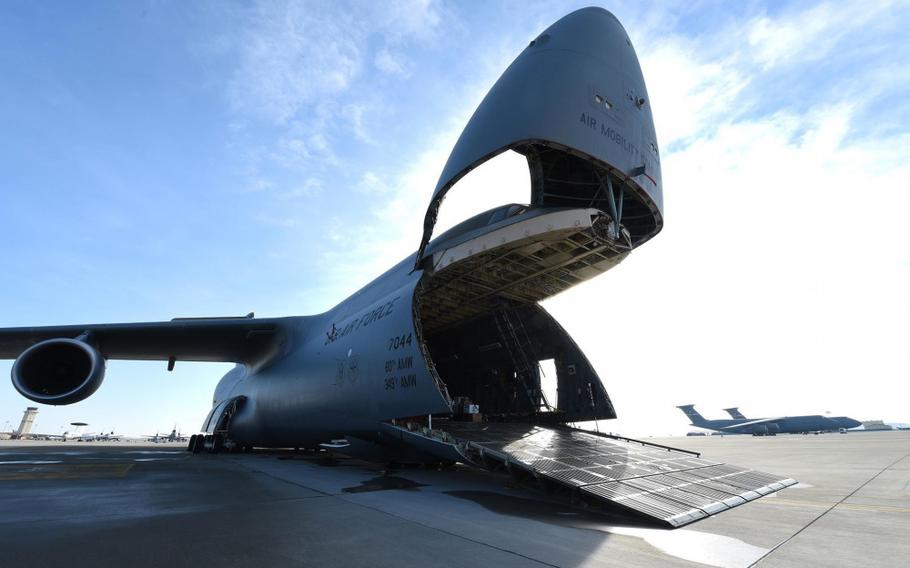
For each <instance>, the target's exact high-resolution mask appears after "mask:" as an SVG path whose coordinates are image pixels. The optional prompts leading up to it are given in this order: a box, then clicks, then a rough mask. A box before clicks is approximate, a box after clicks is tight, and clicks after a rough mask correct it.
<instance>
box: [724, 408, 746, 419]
mask: <svg viewBox="0 0 910 568" xmlns="http://www.w3.org/2000/svg"><path fill="white" fill-rule="evenodd" d="M724 412H726V413H727V414H729V415H730V418H734V419H736V420H746V417H745V416H743V413H742V412H740V411H739V408H737V407H735V406H734V407H733V408H725V409H724Z"/></svg>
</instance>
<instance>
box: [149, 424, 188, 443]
mask: <svg viewBox="0 0 910 568" xmlns="http://www.w3.org/2000/svg"><path fill="white" fill-rule="evenodd" d="M145 438H147V439H148V441H149V442H154V443H156V444H157V443H160V442H186V441H187V440H188V439H189V438H188V437H187V436H184V435H182V434H181V433H180V432H178V431H177V427H176V426H175V427H174V429H173V430H171V433H170V434H167V435H161V434H158V433H157V432H156V433H155V435H154V436H145Z"/></svg>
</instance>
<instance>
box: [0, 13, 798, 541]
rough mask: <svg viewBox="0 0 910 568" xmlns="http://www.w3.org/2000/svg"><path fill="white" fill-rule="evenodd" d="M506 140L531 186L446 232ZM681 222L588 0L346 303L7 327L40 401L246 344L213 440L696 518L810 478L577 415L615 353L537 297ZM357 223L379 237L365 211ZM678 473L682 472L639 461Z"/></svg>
mask: <svg viewBox="0 0 910 568" xmlns="http://www.w3.org/2000/svg"><path fill="white" fill-rule="evenodd" d="M509 150H511V151H514V152H517V153H519V154H521V155H523V156H524V157H525V158H526V160H527V163H528V167H529V174H530V182H531V184H530V185H531V195H530V199H529V204H505V205H502V206H500V207H497V208H495V209H491V210H490V211H487V212H485V213H481V214H478V215H475V216H474V217H471V218H469V219H467V220H465V221H463V222H461V223H460V224H458V225H457V226H455V227H454V228H452V229H449V230H448V231H445V232H444V233H442V234H441V235H438V236H436V237H435V238H432V237H433V236H434V235H433V230H434V226H435V224H436V218H437V214H438V212H439V208H440V206H441V204H442V201H443V198H444V197H445V196H446V194H447V193H448V192H450V191H452V188H453V187H454V186H455V184H456V183H457V182H458V181H459V180H460V179H461V178H463V177H464V176H465V175H467V174H468V173H469V172H470V171H472V170H473V169H475V168H477V167H478V166H480V165H481V164H482V163H484V162H486V161H487V160H489V159H491V158H493V157H494V156H496V155H498V154H501V153H503V152H506V151H509ZM496 189H497V188H496V187H490V188H489V189H488V191H495V190H496ZM417 206H418V204H411V205H410V207H412V208H414V209H415V212H416V213H417V214H418V215H419V211H417V210H416V208H417ZM334 213H335V214H342V213H340V212H337V211H336V212H334ZM663 220H664V218H663V186H662V180H661V172H660V154H659V150H658V146H657V137H656V134H655V131H654V120H653V116H652V111H651V100H650V99H649V97H648V92H647V89H646V87H645V81H644V77H643V76H642V71H641V67H640V66H639V63H638V57H637V55H636V54H635V50H634V48H633V47H632V42H631V40H630V38H629V36H628V34H627V33H626V31H625V30H624V29H623V27H622V25H621V24H620V23H619V21H618V20H617V19H616V17H615V16H614V15H613V14H611V13H609V12H608V11H606V10H604V9H602V8H585V9H582V10H578V11H576V12H573V13H571V14H569V15H567V16H565V17H564V18H562V19H560V20H559V21H558V22H556V23H555V24H553V25H552V26H550V27H549V28H547V29H546V30H544V31H543V32H542V33H540V34H539V35H538V36H537V37H535V38H533V39H532V40H531V41H530V43H529V44H528V45H527V47H525V49H524V50H522V52H521V54H519V56H518V57H517V58H516V59H515V61H514V62H513V63H512V64H511V65H510V66H509V67H508V69H506V70H505V72H504V73H503V74H502V76H501V77H500V79H499V80H498V81H497V82H496V83H495V84H494V85H493V87H492V88H491V90H490V92H489V93H488V94H487V95H486V97H485V98H484V99H483V101H482V102H481V103H480V106H479V107H478V108H477V110H476V112H475V113H474V115H473V116H472V117H471V119H470V120H469V122H468V124H467V125H466V126H465V129H464V131H463V132H462V134H461V136H460V137H459V139H458V141H457V142H456V144H455V147H454V148H453V149H452V152H451V154H450V156H449V159H448V161H447V163H446V165H445V167H444V168H443V170H442V173H441V175H440V177H439V181H438V183H437V185H436V188H435V190H434V191H433V194H432V197H431V199H430V202H429V206H428V207H427V209H426V212H425V213H424V215H423V234H422V236H421V238H420V241H419V243H418V246H417V251H416V253H415V254H414V255H411V256H408V257H406V258H405V259H403V260H402V261H401V262H399V263H398V264H397V265H395V266H393V267H392V268H390V269H389V270H388V271H387V272H385V273H384V274H382V275H381V276H379V277H378V278H376V279H375V280H374V281H373V282H371V283H369V284H367V285H366V286H365V287H363V288H361V289H360V290H359V291H357V292H355V293H354V294H353V295H352V296H350V297H349V298H347V299H346V300H343V301H342V302H341V303H340V304H338V305H337V306H335V307H334V308H331V309H330V310H328V311H326V312H324V313H321V314H317V315H312V316H304V317H283V318H259V319H257V318H255V317H254V316H253V314H252V313H250V314H249V315H248V316H246V317H228V318H178V319H174V320H171V321H166V322H151V323H125V324H90V325H67V326H54V327H33V328H10V329H0V357H3V358H15V359H16V362H15V363H14V365H13V369H12V380H13V385H14V386H15V388H16V390H18V391H19V393H21V394H22V395H23V396H25V397H26V398H28V399H30V400H33V401H35V402H39V403H42V404H71V403H75V402H79V401H81V400H83V399H85V398H86V397H88V396H90V395H91V394H92V393H94V392H95V391H96V390H97V389H98V387H99V386H100V385H101V382H102V380H103V378H104V371H105V362H106V360H108V359H134V360H157V361H167V366H168V370H172V369H173V368H174V365H175V364H176V362H177V361H213V362H233V363H236V366H235V367H234V368H233V369H232V370H231V371H229V372H228V373H227V374H226V375H225V376H224V377H223V378H222V379H221V381H220V382H219V383H218V385H217V387H216V388H215V393H214V396H213V406H212V408H211V410H210V412H209V414H208V416H207V417H206V419H205V421H204V423H203V427H202V431H203V434H199V435H195V436H192V437H191V438H190V443H189V446H190V448H189V449H192V450H193V451H195V452H198V451H202V450H206V451H211V452H218V451H224V450H237V449H249V448H251V447H254V446H255V447H270V448H286V447H306V448H317V447H319V446H320V445H321V444H329V445H330V446H331V447H332V448H339V447H342V448H343V449H344V451H345V452H346V453H350V454H353V455H363V456H367V457H370V458H371V459H376V460H386V461H402V460H408V461H424V462H435V463H439V462H440V461H442V462H455V461H461V462H464V463H468V464H474V465H478V466H480V467H496V466H495V465H494V464H495V463H500V464H502V465H501V466H499V467H502V468H503V469H508V470H509V471H518V470H519V469H523V470H524V471H526V472H528V473H529V476H530V477H531V478H533V479H536V480H538V482H539V483H544V482H545V480H546V482H548V483H552V484H554V485H555V486H559V487H562V488H564V489H566V490H568V491H574V492H575V493H574V494H578V495H580V494H582V493H583V494H584V495H585V498H586V499H591V500H597V501H600V502H611V503H614V504H618V505H621V506H624V507H627V508H630V509H632V510H635V511H638V512H639V513H641V514H643V515H647V516H650V517H652V518H659V519H661V520H662V521H664V522H666V523H668V524H670V525H671V526H680V525H683V524H686V523H689V522H692V521H695V520H698V519H700V518H704V517H705V516H708V515H711V514H714V513H717V512H720V511H723V510H726V509H728V508H730V507H732V506H736V505H739V504H741V503H745V502H746V501H749V500H751V499H755V498H758V497H759V496H760V495H765V494H767V493H770V492H772V491H777V490H779V489H782V488H784V487H786V486H788V485H792V484H794V483H796V482H795V481H794V480H792V479H788V478H781V477H778V476H773V475H770V474H760V473H758V472H754V471H748V472H747V471H746V470H745V469H742V468H736V467H734V466H722V467H721V466H719V465H718V464H716V463H715V462H709V461H705V460H700V459H698V457H697V456H693V455H692V454H691V453H686V452H685V451H682V450H670V449H668V448H666V447H663V446H661V447H659V448H654V447H653V446H654V445H653V444H651V445H649V444H648V443H647V442H645V443H633V442H630V441H629V440H626V439H624V438H619V437H615V436H609V435H605V434H604V435H597V434H593V433H585V432H583V431H580V430H577V429H574V428H572V427H571V426H570V425H571V424H573V423H575V422H583V421H592V420H603V419H610V418H615V417H616V412H615V410H614V408H613V403H612V401H611V400H610V397H609V396H608V395H607V391H606V389H605V388H604V386H603V383H602V381H601V379H600V376H599V375H598V374H597V371H596V370H595V369H594V367H593V366H592V365H591V363H590V362H589V361H588V359H587V357H586V356H585V355H584V353H583V352H582V351H581V349H579V347H578V345H577V343H576V342H575V341H574V340H573V339H572V338H571V337H570V336H569V335H568V333H566V331H565V330H564V329H563V328H562V326H560V325H559V323H557V322H556V320H555V319H553V317H552V316H551V315H550V314H549V313H547V312H546V310H544V308H543V307H541V306H540V304H539V302H540V301H542V300H544V299H546V298H549V297H552V296H554V295H556V294H559V293H560V292H562V291H564V290H567V289H569V288H572V287H574V286H575V285H577V284H579V283H581V282H584V281H586V280H589V279H591V278H594V277H596V276H598V275H600V274H602V273H604V272H606V271H607V270H610V269H612V268H613V267H615V266H616V265H618V264H619V263H620V262H621V261H622V260H623V259H625V258H626V257H627V256H628V255H629V254H630V253H631V252H632V251H633V250H634V249H636V248H637V247H639V246H641V245H642V244H644V243H645V242H647V241H648V240H650V239H651V238H653V237H654V236H655V235H657V234H658V233H659V232H660V230H661V228H662V227H663ZM314 238H316V237H315V236H314ZM350 238H351V239H352V240H354V239H357V238H360V236H359V235H357V233H356V228H352V231H351V234H350ZM431 238H432V240H431ZM325 268H326V270H327V271H331V270H332V267H328V266H327V267H325ZM616 301H625V300H623V299H619V298H612V297H609V296H607V297H604V298H602V300H601V301H599V302H598V303H596V304H591V305H587V306H585V307H584V309H585V310H587V311H589V312H590V313H591V315H592V316H593V317H604V318H606V319H605V320H604V321H609V317H608V316H609V312H608V310H609V305H610V303H611V302H616ZM645 301H646V300H645ZM549 360H553V361H554V366H555V368H556V382H557V387H558V390H557V392H558V395H557V400H555V401H553V400H547V399H546V397H545V396H544V391H543V389H542V388H541V374H540V367H539V365H538V364H539V363H540V362H541V361H549ZM337 440H342V441H341V442H336V441H337ZM510 440H511V442H510ZM519 447H520V448H521V450H520V451H519V450H518V448H519ZM495 448H498V449H495ZM609 448H613V450H614V451H612V452H608V451H607V449H609ZM649 448H650V449H649ZM535 452H536V453H535ZM561 452H565V453H561ZM573 456H585V459H582V458H579V457H573ZM623 456H629V458H628V459H629V460H631V461H630V462H628V463H626V462H624V461H622V460H623ZM555 459H561V460H565V461H562V462H559V461H554V460H555ZM595 459H596V460H598V461H594V460H595ZM497 460H498V461H497ZM522 460H524V461H522ZM627 466H630V467H627ZM614 467H615V469H614ZM540 468H544V469H540ZM712 468H713V469H712ZM670 472H679V474H680V475H679V476H678V477H674V476H670V475H660V476H656V475H655V476H654V477H651V478H649V481H648V483H647V484H634V483H633V481H632V480H634V479H637V477H640V476H644V475H650V474H658V473H659V474H667V473H670ZM689 472H692V473H689ZM721 478H723V480H721ZM627 479H628V480H630V481H629V483H630V484H629V485H618V484H620V483H625V480H627ZM660 483H663V484H664V485H663V486H660ZM658 486H660V487H663V490H670V489H674V491H672V492H669V493H666V494H664V493H662V491H663V490H662V489H659V488H656V487H658ZM679 487H686V490H679V491H676V490H675V489H676V488H679ZM701 489H704V493H705V494H707V495H710V497H705V496H704V494H703V493H701V492H700V491H701ZM669 494H672V497H668V496H667V495H669ZM721 495H723V496H724V497H723V498H722V499H721V498H720V496H721ZM715 500H716V502H715Z"/></svg>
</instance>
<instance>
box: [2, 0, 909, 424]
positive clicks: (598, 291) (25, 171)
mask: <svg viewBox="0 0 910 568" xmlns="http://www.w3.org/2000/svg"><path fill="white" fill-rule="evenodd" d="M583 5H584V4H582V3H574V2H568V3H558V2H539V3H535V2H502V3H480V2H476V3H473V2H452V3H446V2H430V1H421V2H404V1H402V2H389V3H374V2H353V3H344V2H326V3H320V2H309V3H305V4H300V3H283V2H264V3H256V2H248V3H226V2H225V3H202V2H199V3H179V2H145V3H143V2H134V3H113V2H111V3H100V2H99V3H91V4H77V3H67V2H46V3H39V4H36V3H29V2H8V3H5V4H4V6H3V8H2V11H0V13H2V17H0V77H2V80H0V156H2V159H0V266H2V268H3V273H4V278H3V279H2V284H0V326H21V325H52V324H68V323H89V322H121V321H152V320H165V319H170V318H172V317H175V316H203V315H235V314H236V315H240V314H245V313H247V312H249V311H255V312H256V314H257V315H258V316H280V315H290V314H306V313H313V312H319V311H323V310H325V309H327V308H329V307H331V306H332V305H334V304H336V303H337V302H338V301H340V300H342V299H343V298H344V297H345V296H347V295H348V294H349V293H351V292H353V291H355V290H356V289H358V288H359V287H360V286H362V285H363V284H365V283H366V282H368V281H369V280H370V279H371V278H372V277H374V276H376V275H378V274H379V273H381V272H382V270H383V269H384V268H386V267H387V266H389V265H390V264H392V263H393V262H395V261H397V260H399V259H400V258H402V257H403V256H405V255H407V254H410V253H411V251H412V250H413V249H414V248H415V246H416V244H417V242H418V240H419V237H420V229H419V224H420V218H421V217H422V214H423V210H424V209H425V207H426V204H427V202H428V201H429V197H430V193H431V191H432V188H433V186H434V185H435V182H436V177H437V176H438V175H439V172H440V170H441V168H442V165H443V163H444V161H445V159H446V157H447V155H448V151H449V150H450V148H451V146H452V144H453V143H454V140H455V139H456V138H457V136H458V134H459V133H460V130H461V128H462V127H463V125H464V123H465V122H466V120H467V118H468V117H469V116H470V114H471V112H472V111H473V109H474V108H475V107H476V105H477V103H478V102H479V101H480V99H481V98H482V97H483V95H484V94H485V92H486V90H487V89H488V88H489V87H490V86H491V85H492V83H493V82H494V81H495V79H496V78H497V77H498V75H499V73H501V71H502V70H503V69H504V68H505V67H506V66H507V65H508V63H509V62H511V60H512V58H514V57H515V55H517V54H518V52H519V51H520V50H521V49H522V48H523V47H524V46H525V45H526V43H527V42H528V41H529V40H530V38H533V37H534V36H535V35H536V34H537V33H539V31H541V30H542V29H543V28H545V27H546V26H547V25H549V24H550V23H552V22H553V21H555V20H556V19H558V18H559V17H560V16H561V15H563V14H565V13H568V12H569V11H571V10H573V9H575V8H577V7H581V6H583ZM603 6H604V7H606V8H608V9H610V10H611V11H613V12H614V13H615V14H616V15H617V16H618V17H619V18H620V20H621V21H622V22H623V24H624V25H625V27H626V29H627V30H628V32H629V34H630V36H631V38H632V40H633V43H634V44H635V47H636V50H637V51H638V54H639V57H640V59H641V61H642V66H643V69H644V73H645V79H646V81H647V83H648V88H649V91H650V95H651V100H652V103H653V108H654V112H655V120H656V123H657V133H658V139H659V142H660V145H661V147H662V156H663V171H664V183H665V196H666V228H665V230H664V232H663V234H661V235H660V236H659V237H658V238H657V239H655V240H654V241H652V242H650V243H648V244H647V245H646V246H644V247H642V249H641V250H639V251H637V252H636V253H635V254H634V255H632V257H631V258H629V259H628V260H627V261H626V262H624V263H623V264H622V265H621V266H619V267H618V268H617V269H615V270H613V271H611V272H610V273H608V274H606V275H604V276H602V277H600V278H598V279H597V280H595V281H593V282H590V283H588V284H585V285H583V286H581V287H579V288H577V289H573V290H571V291H570V292H568V293H566V294H563V295H561V296H559V297H557V298H554V299H553V300H551V301H549V302H548V303H547V308H548V309H550V310H551V311H552V312H553V313H554V314H555V315H556V316H557V318H558V319H559V320H560V321H561V322H562V323H563V324H564V325H565V327H566V328H567V329H568V330H569V331H570V333H572V335H573V337H575V339H576V340H577V341H578V343H579V344H580V345H581V347H582V348H583V349H584V350H585V351H586V352H587V353H588V355H589V357H590V358H591V359H592V361H593V362H594V364H595V366H596V367H597V368H598V370H599V371H600V372H601V375H602V376H603V378H604V380H605V383H606V385H607V388H608V391H609V392H610V393H611V395H612V396H613V398H614V402H615V404H616V406H617V409H618V411H619V413H620V417H621V418H620V420H618V421H616V422H615V423H613V424H611V425H610V426H609V428H612V429H622V430H625V431H626V432H627V433H629V434H639V435H640V434H666V433H671V432H672V433H682V432H685V431H686V425H685V422H684V421H683V420H682V415H679V416H676V414H675V413H676V411H675V410H673V409H672V406H674V405H676V404H684V403H689V402H694V403H697V404H699V405H700V407H702V408H703V409H704V410H705V411H706V413H709V414H710V413H712V412H713V413H715V414H716V412H717V411H718V410H719V408H721V407H723V406H732V405H738V406H741V407H743V410H744V411H746V412H752V413H758V414H761V415H779V414H780V415H782V414H795V413H804V412H825V411H828V410H830V411H832V412H834V413H836V414H849V415H853V416H856V417H858V418H863V419H866V418H884V419H886V420H894V421H910V415H908V414H907V411H906V407H905V405H904V404H903V403H899V402H898V401H906V400H907V399H908V398H910V389H908V386H907V384H908V383H907V379H908V378H910V377H908V374H910V373H908V371H910V355H908V352H910V350H908V349H906V347H905V344H906V343H907V340H908V339H910V324H908V322H910V309H908V303H907V300H906V292H905V290H907V289H908V288H910V253H908V252H907V243H910V229H908V228H907V226H906V222H905V221H904V219H903V215H904V211H906V209H907V208H908V206H910V195H908V190H907V179H908V174H910V171H908V164H910V134H908V125H910V92H908V91H910V88H908V85H910V64H908V59H910V40H908V39H907V35H906V29H907V27H908V24H910V7H908V5H907V3H889V2H862V3H859V2H857V3H825V2H820V3H813V2H792V3H787V2H774V3H761V2H742V3H720V2H657V3H647V2H618V3H605V4H603ZM461 184H462V186H463V188H462V190H461V192H460V193H453V194H452V198H451V199H449V200H447V202H446V204H445V206H444V207H443V211H442V219H441V222H442V224H443V226H444V225H446V224H452V223H454V222H456V221H457V220H459V219H461V218H464V217H465V216H467V215H469V214H471V213H472V212H477V211H479V210H482V209H484V208H488V207H492V206H495V205H498V204H501V203H505V202H510V201H526V200H527V193H528V192H527V172H526V167H525V166H524V165H523V164H522V162H521V160H517V159H515V157H514V156H508V155H506V156H503V157H501V158H497V159H496V160H494V161H493V162H491V163H489V164H487V165H485V166H484V167H482V168H480V169H479V170H478V171H477V172H475V173H472V174H471V175H470V176H468V178H466V179H465V180H464V181H463V182H461ZM613 298H623V300H622V301H618V300H615V299H613ZM592 314H597V315H598V317H602V318H608V319H609V320H610V321H611V322H613V323H614V324H615V329H614V330H612V331H609V332H608V331H605V329H604V326H603V325H602V322H598V321H597V319H595V318H594V317H592ZM9 367H10V363H9V362H0V374H2V375H4V376H8V372H9ZM227 368H228V367H227V366H224V365H213V364H178V365H177V369H176V371H175V372H174V373H166V372H165V369H164V364H163V363H162V364H149V363H135V362H120V361H115V362H111V363H109V366H108V373H107V378H106V380H105V384H104V385H103V387H102V389H101V390H100V391H99V392H98V393H97V394H96V395H95V396H93V397H92V398H90V399H88V400H87V401H84V402H82V403H79V404H77V405H74V406H70V407H63V408H50V407H42V409H41V411H40V413H39V418H38V430H41V431H44V432H57V431H59V430H60V428H61V427H62V426H63V425H64V424H66V423H68V422H70V421H75V420H83V421H86V422H89V423H91V424H92V427H93V428H96V429H104V430H109V429H111V428H116V429H117V430H118V431H121V432H125V433H130V434H144V433H154V432H155V431H157V430H165V429H170V428H171V427H172V426H174V425H175V424H176V425H178V426H180V427H181V428H182V429H183V430H185V431H189V430H194V429H195V428H197V427H198V425H199V423H200V422H201V420H202V418H203V417H204V415H205V412H206V410H207V404H208V401H209V400H210V396H211V392H212V389H213V388H214V385H215V383H216V382H217V380H218V378H219V377H220V376H221V374H223V372H224V371H225V370H226V369H227ZM26 404H27V403H26V401H25V400H24V399H22V398H21V397H19V395H18V394H17V393H15V391H14V390H13V388H12V386H11V385H10V383H9V382H8V381H6V380H5V379H4V380H2V381H0V429H5V428H4V426H5V421H7V420H9V421H10V422H12V423H14V424H13V425H15V423H16V422H17V421H18V419H19V416H20V415H21V411H22V409H23V408H24V407H25V406H26Z"/></svg>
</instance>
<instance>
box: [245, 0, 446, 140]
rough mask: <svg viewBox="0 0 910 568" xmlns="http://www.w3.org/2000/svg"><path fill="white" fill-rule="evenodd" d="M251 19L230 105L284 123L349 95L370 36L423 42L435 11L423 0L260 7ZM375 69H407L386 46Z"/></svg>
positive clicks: (269, 4)
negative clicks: (344, 95)
mask: <svg viewBox="0 0 910 568" xmlns="http://www.w3.org/2000/svg"><path fill="white" fill-rule="evenodd" d="M249 16H250V17H249V20H250V21H249V23H248V25H247V26H246V27H245V28H244V30H243V32H242V33H241V35H240V37H239V39H238V44H239V50H240V51H239V55H240V65H239V67H238V68H237V70H236V72H235V74H234V77H233V79H232V81H231V85H230V97H231V101H232V103H233V105H234V108H235V109H236V110H238V111H242V112H244V113H248V114H252V115H255V116H260V117H263V118H267V119H270V120H273V121H275V122H277V123H281V124H283V123H285V122H287V121H288V120H290V119H292V118H293V117H294V116H296V115H298V114H299V112H300V111H301V109H304V108H306V107H307V106H309V105H312V104H314V103H316V102H319V101H325V100H327V99H329V98H331V97H333V96H335V95H338V94H340V93H343V92H345V91H346V90H348V89H349V88H350V87H351V85H352V84H353V83H354V82H355V80H356V79H357V78H358V77H359V75H360V74H361V73H362V71H363V69H364V65H365V61H368V60H369V58H370V57H369V51H370V45H369V41H370V39H371V38H373V37H378V38H379V42H380V44H381V45H387V44H394V45H399V44H403V43H406V42H408V41H412V40H420V41H426V40H429V39H431V38H432V37H433V36H434V34H435V33H436V30H437V27H438V26H439V24H440V21H441V10H440V8H439V7H438V6H437V4H436V3H435V2H429V1H399V2H388V3H385V2H384V3H382V4H375V5H374V4H363V3H355V4H354V5H349V4H348V3H343V2H338V3H334V2H332V3H324V4H314V3H298V2H260V3H258V4H257V6H256V8H255V10H253V11H252V13H251V14H250V15H249ZM383 53H384V54H385V55H382V54H383ZM376 64H377V65H378V66H380V68H384V70H385V71H387V72H397V73H403V72H405V71H406V70H407V61H406V60H404V59H403V58H402V56H401V55H400V54H397V55H396V54H395V53H394V52H392V51H390V50H389V49H388V48H387V47H382V48H380V50H379V55H377V56H376Z"/></svg>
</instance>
